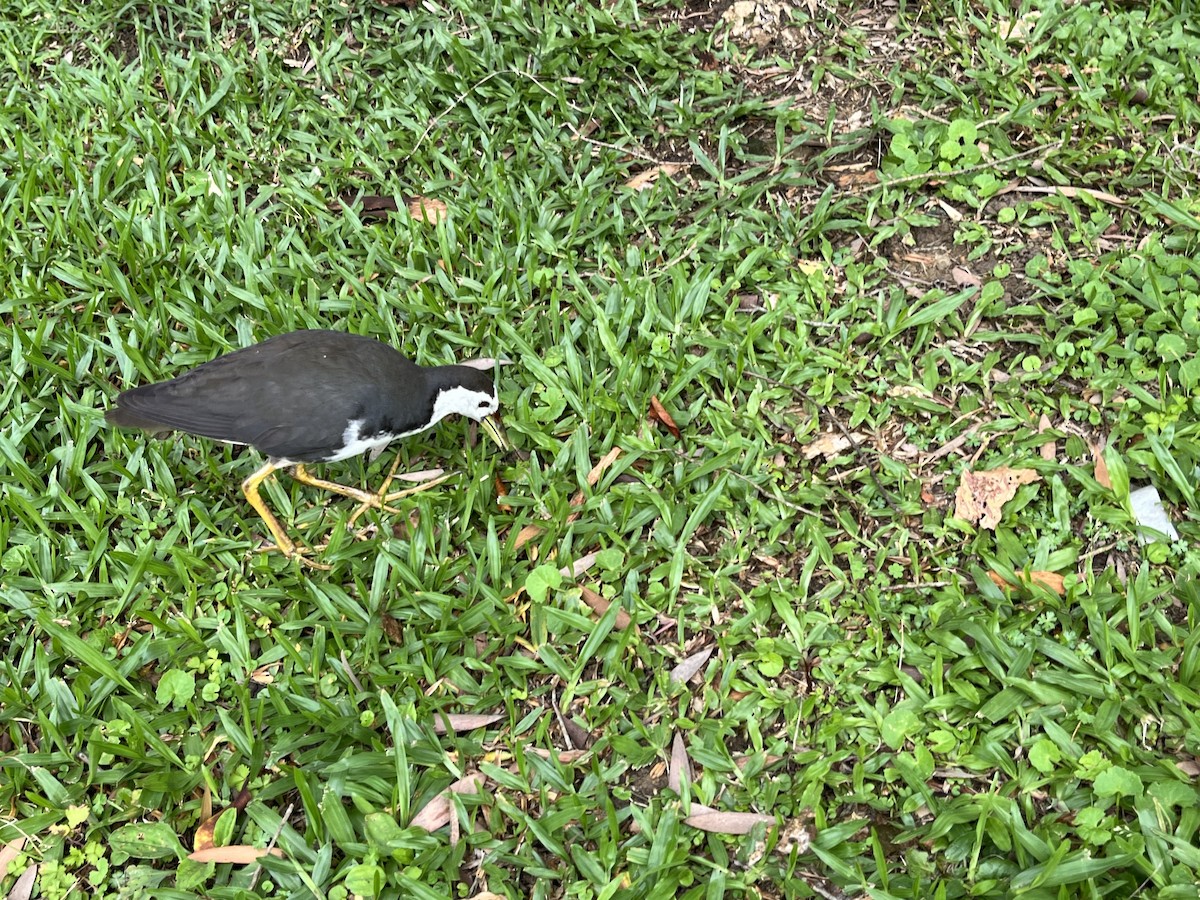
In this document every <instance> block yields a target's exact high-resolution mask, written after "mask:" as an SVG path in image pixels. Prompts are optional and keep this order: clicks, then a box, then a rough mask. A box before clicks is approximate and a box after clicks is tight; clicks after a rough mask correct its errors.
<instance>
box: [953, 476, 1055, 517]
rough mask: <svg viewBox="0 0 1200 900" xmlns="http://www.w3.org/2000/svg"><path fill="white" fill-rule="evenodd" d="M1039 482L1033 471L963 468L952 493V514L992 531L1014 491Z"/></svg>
mask: <svg viewBox="0 0 1200 900" xmlns="http://www.w3.org/2000/svg"><path fill="white" fill-rule="evenodd" d="M1041 480H1042V476H1041V475H1039V474H1038V473H1037V472H1035V471H1033V469H1014V468H1012V467H1010V466H1000V467H999V468H997V469H989V470H987V471H985V472H972V471H971V470H970V469H963V473H962V480H961V481H959V483H958V490H957V491H956V492H955V494H954V515H955V516H956V517H957V518H959V519H963V520H965V521H967V522H972V523H975V522H978V523H979V525H980V527H982V528H987V529H989V530H994V529H995V527H996V526H997V525H999V524H1000V514H1001V510H1002V509H1003V507H1004V504H1005V503H1007V502H1008V501H1009V500H1011V499H1012V498H1013V497H1014V496H1015V495H1016V493H1017V488H1019V487H1020V486H1021V485H1023V484H1031V483H1032V482H1035V481H1041Z"/></svg>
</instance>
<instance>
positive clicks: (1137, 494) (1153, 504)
mask: <svg viewBox="0 0 1200 900" xmlns="http://www.w3.org/2000/svg"><path fill="white" fill-rule="evenodd" d="M1129 502H1130V504H1131V505H1132V506H1133V517H1134V518H1135V519H1136V520H1137V523H1138V525H1140V526H1141V528H1142V531H1140V532H1139V533H1138V540H1139V541H1140V542H1141V543H1143V544H1145V543H1146V542H1147V541H1151V540H1153V539H1154V536H1153V535H1151V534H1147V533H1146V529H1151V528H1152V529H1154V530H1155V531H1160V532H1162V533H1163V534H1165V535H1166V536H1167V537H1169V538H1170V539H1171V540H1173V541H1174V540H1178V538H1179V532H1178V531H1176V530H1175V526H1174V525H1172V524H1171V520H1170V519H1169V518H1167V511H1166V510H1165V509H1163V505H1162V500H1160V499H1159V497H1158V488H1156V487H1155V486H1154V485H1152V484H1148V485H1146V486H1145V487H1140V488H1138V489H1137V490H1136V491H1132V492H1131V493H1130V494H1129Z"/></svg>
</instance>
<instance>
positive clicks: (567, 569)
mask: <svg viewBox="0 0 1200 900" xmlns="http://www.w3.org/2000/svg"><path fill="white" fill-rule="evenodd" d="M596 556H597V554H596V553H589V554H587V555H586V556H581V557H579V559H577V560H575V562H573V563H572V564H571V565H569V566H563V567H562V568H561V569H559V570H558V572H559V574H560V575H562V577H563V578H578V577H579V576H580V575H582V574H583V573H584V572H586V571H587V570H588V569H590V568H591V567H592V566H594V565H595V564H596Z"/></svg>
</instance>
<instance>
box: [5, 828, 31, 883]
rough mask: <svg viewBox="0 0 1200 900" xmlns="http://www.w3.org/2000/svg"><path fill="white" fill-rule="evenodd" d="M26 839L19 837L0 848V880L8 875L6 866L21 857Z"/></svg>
mask: <svg viewBox="0 0 1200 900" xmlns="http://www.w3.org/2000/svg"><path fill="white" fill-rule="evenodd" d="M27 840H28V838H24V837H19V838H15V839H13V840H11V841H9V842H8V843H7V844H5V845H4V846H3V847H0V878H3V877H4V876H5V875H6V874H7V873H8V864H9V863H11V862H12V861H13V860H14V859H16V858H17V857H18V856H20V855H21V850H23V849H24V847H25V841H27Z"/></svg>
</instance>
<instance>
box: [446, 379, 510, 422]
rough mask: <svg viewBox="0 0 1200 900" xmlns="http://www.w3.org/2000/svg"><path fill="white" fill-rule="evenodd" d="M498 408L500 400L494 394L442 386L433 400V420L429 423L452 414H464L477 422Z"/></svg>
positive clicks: (459, 387)
mask: <svg viewBox="0 0 1200 900" xmlns="http://www.w3.org/2000/svg"><path fill="white" fill-rule="evenodd" d="M499 408H500V401H499V400H498V399H497V398H496V395H495V394H491V393H486V392H484V391H476V390H473V389H471V388H467V387H461V386H455V387H450V388H443V389H442V390H440V391H438V395H437V397H436V398H435V399H434V401H433V421H431V422H430V423H429V424H430V425H432V424H433V423H434V422H440V421H441V420H442V419H444V418H446V416H452V415H458V416H466V417H467V418H468V419H474V420H475V421H476V422H478V421H479V420H480V419H485V418H487V417H488V416H490V415H492V414H493V413H494V412H495V411H496V410H498V409H499Z"/></svg>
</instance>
